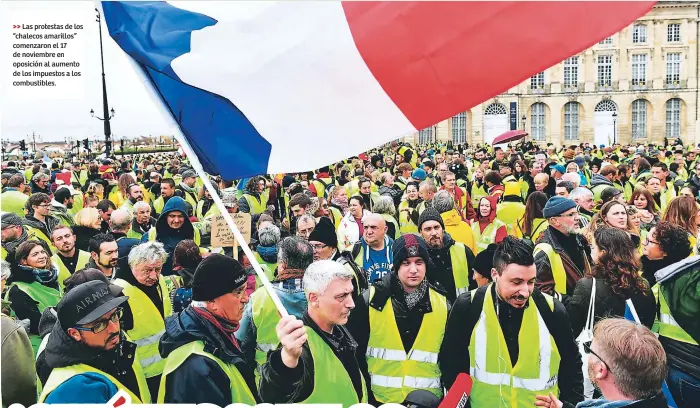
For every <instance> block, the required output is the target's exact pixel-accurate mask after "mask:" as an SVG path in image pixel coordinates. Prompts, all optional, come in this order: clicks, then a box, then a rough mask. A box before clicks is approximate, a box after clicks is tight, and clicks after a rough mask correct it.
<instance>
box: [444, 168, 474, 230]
mask: <svg viewBox="0 0 700 408" xmlns="http://www.w3.org/2000/svg"><path fill="white" fill-rule="evenodd" d="M442 183H443V184H442V187H440V190H445V191H447V192H448V193H450V195H451V196H452V199H453V200H454V202H455V210H457V212H458V213H459V214H460V215H461V216H462V218H463V219H464V220H465V221H466V220H473V219H474V218H475V217H476V212H475V211H474V207H472V205H471V202H472V200H471V198H470V197H469V193H468V192H467V191H466V190H464V189H462V188H461V187H457V176H455V174H454V173H452V172H451V171H448V172H446V173H445V179H444V180H443V181H442Z"/></svg>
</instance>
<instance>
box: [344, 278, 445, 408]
mask: <svg viewBox="0 0 700 408" xmlns="http://www.w3.org/2000/svg"><path fill="white" fill-rule="evenodd" d="M372 286H374V290H375V294H374V298H372V299H370V290H369V289H367V290H365V291H364V292H362V296H360V297H359V298H358V299H357V301H356V302H355V309H353V311H352V313H350V318H349V319H348V323H347V325H346V326H345V327H346V328H347V329H348V331H349V332H350V334H352V337H353V338H354V339H355V341H356V342H357V349H356V351H355V356H356V358H357V362H358V363H359V365H360V370H361V371H362V372H363V373H368V367H367V360H366V358H365V355H366V353H367V346H368V344H369V336H370V325H369V312H370V308H374V309H375V310H381V308H383V307H384V305H385V304H386V302H387V301H390V302H391V307H392V308H393V310H394V317H395V318H396V326H397V327H398V329H399V335H400V336H401V342H402V343H403V346H404V350H405V351H406V352H409V351H410V350H411V349H412V348H413V344H414V343H415V341H416V338H417V337H418V332H419V331H420V327H421V324H422V323H423V316H424V315H425V314H426V313H431V312H432V305H431V303H430V294H429V291H427V290H426V291H425V295H424V296H423V298H422V299H421V300H419V301H418V304H417V305H416V306H414V308H413V309H412V310H409V309H408V307H406V301H405V300H404V292H403V289H402V287H401V282H399V280H398V278H397V277H396V275H395V274H387V275H384V277H383V278H382V279H381V280H378V281H375V282H374V283H373V284H372ZM430 288H432V289H434V290H435V291H436V292H438V293H440V294H441V295H443V296H445V295H446V294H447V293H446V292H445V289H443V288H442V287H440V286H437V285H436V286H433V285H432V284H431V285H430ZM449 305H450V303H449V302H448V306H447V308H448V314H449ZM445 323H447V322H445ZM367 375H369V374H367ZM365 382H367V384H371V379H370V378H368V377H366V378H365ZM368 394H369V395H368V397H369V398H368V401H369V403H370V404H372V405H374V406H377V401H376V400H375V399H374V396H373V395H372V391H371V387H369V386H368Z"/></svg>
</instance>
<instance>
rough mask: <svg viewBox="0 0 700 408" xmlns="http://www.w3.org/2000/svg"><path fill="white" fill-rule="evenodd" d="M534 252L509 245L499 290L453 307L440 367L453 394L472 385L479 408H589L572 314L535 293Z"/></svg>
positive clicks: (496, 268) (513, 241)
mask: <svg viewBox="0 0 700 408" xmlns="http://www.w3.org/2000/svg"><path fill="white" fill-rule="evenodd" d="M536 275H537V270H536V268H535V260H534V259H533V257H532V246H531V245H530V244H529V243H527V242H526V241H524V240H521V239H517V238H514V237H510V236H509V237H506V239H505V240H503V242H502V243H501V244H500V245H499V247H498V248H497V249H496V252H495V253H494V256H493V268H492V269H491V276H492V277H493V280H494V283H492V284H489V285H487V286H483V287H480V288H479V289H475V290H473V291H471V292H468V293H465V294H463V295H460V297H459V298H458V299H457V301H456V302H455V303H454V305H453V306H452V311H451V312H450V318H449V320H448V322H447V328H446V330H445V337H444V340H443V343H442V349H441V350H440V355H439V362H440V369H441V371H442V375H443V377H442V378H443V382H444V385H445V387H446V388H448V389H449V388H450V387H451V386H452V384H453V383H454V381H455V378H456V377H457V375H458V374H459V373H467V374H469V375H470V376H471V377H472V380H473V381H474V385H473V388H472V392H471V396H470V398H469V399H470V403H471V407H472V408H491V407H531V406H534V405H535V401H536V400H537V399H536V396H538V395H549V393H552V394H553V395H554V396H555V397H557V398H558V399H560V400H562V401H565V402H568V403H570V404H572V405H576V404H577V403H578V402H579V401H581V400H583V395H582V393H583V375H582V372H581V355H580V354H579V351H578V346H577V345H576V342H575V341H574V337H573V334H572V333H571V327H570V325H569V323H568V322H569V317H568V315H567V313H566V308H565V307H564V305H563V304H561V303H560V302H559V301H558V300H556V299H554V298H552V297H551V296H548V295H545V294H543V293H541V292H540V291H538V290H535V288H534V285H535V279H536Z"/></svg>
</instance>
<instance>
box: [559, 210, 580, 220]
mask: <svg viewBox="0 0 700 408" xmlns="http://www.w3.org/2000/svg"><path fill="white" fill-rule="evenodd" d="M577 215H578V211H575V212H572V213H568V214H561V215H557V217H567V218H573V217H576V216H577Z"/></svg>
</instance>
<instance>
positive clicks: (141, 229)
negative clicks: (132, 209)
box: [131, 217, 158, 238]
mask: <svg viewBox="0 0 700 408" xmlns="http://www.w3.org/2000/svg"><path fill="white" fill-rule="evenodd" d="M156 222H158V220H156V219H155V218H153V217H151V218H150V219H149V220H148V223H146V224H145V225H141V224H139V223H138V222H136V217H134V219H133V220H132V221H131V235H138V236H139V237H141V238H143V234H145V233H147V232H148V231H150V229H151V228H153V227H155V226H156Z"/></svg>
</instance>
